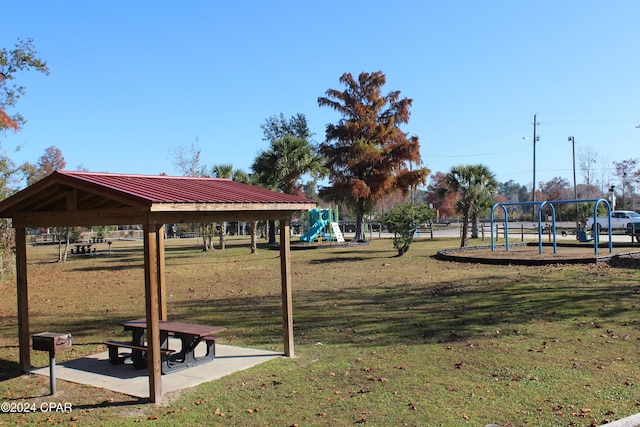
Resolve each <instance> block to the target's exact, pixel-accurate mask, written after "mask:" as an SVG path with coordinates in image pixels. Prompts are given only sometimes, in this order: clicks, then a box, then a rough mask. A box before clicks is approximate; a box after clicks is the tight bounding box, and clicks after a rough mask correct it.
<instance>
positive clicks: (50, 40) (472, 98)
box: [0, 0, 640, 186]
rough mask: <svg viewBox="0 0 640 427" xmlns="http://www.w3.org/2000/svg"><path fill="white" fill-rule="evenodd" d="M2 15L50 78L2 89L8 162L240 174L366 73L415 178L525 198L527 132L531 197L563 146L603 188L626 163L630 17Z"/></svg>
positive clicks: (68, 8)
mask: <svg viewBox="0 0 640 427" xmlns="http://www.w3.org/2000/svg"><path fill="white" fill-rule="evenodd" d="M2 11H3V12H2V16H3V19H2V23H1V24H0V46H1V47H4V48H11V47H13V45H14V44H15V43H16V41H17V38H18V37H20V38H32V39H33V40H34V42H35V45H36V47H37V50H38V54H39V56H40V57H41V58H43V59H45V60H47V62H48V65H49V67H50V69H51V74H50V75H49V76H44V75H41V74H39V73H35V72H30V73H25V74H20V75H19V76H18V80H17V81H18V82H19V83H20V84H23V85H24V86H26V88H27V94H26V95H25V96H24V97H23V98H22V99H21V100H20V102H19V104H18V106H17V109H16V111H19V112H20V113H22V115H23V116H24V117H25V118H26V119H27V120H28V122H27V124H26V125H25V127H24V128H23V130H22V131H20V132H19V133H16V134H13V133H6V134H4V135H0V141H1V142H2V146H3V147H4V149H6V150H7V151H9V152H10V153H11V155H12V157H14V158H15V159H16V160H17V161H18V162H22V161H30V162H32V163H34V162H36V161H37V159H38V158H39V157H40V156H41V155H42V154H43V153H44V150H45V148H47V147H49V146H52V145H54V146H57V147H58V148H60V149H61V150H62V152H63V155H64V157H65V159H66V161H67V169H76V168H77V167H79V166H82V167H84V168H87V169H89V170H91V171H108V172H121V173H142V174H159V173H162V172H165V173H168V174H170V175H174V174H179V171H177V170H176V168H175V167H174V158H173V153H174V151H175V147H178V146H189V145H191V144H192V143H197V144H198V146H199V147H200V149H201V150H202V161H203V163H205V164H206V165H207V166H209V167H211V166H213V165H214V164H221V163H231V164H233V165H234V167H236V168H240V169H244V170H246V171H250V166H251V164H252V162H253V160H254V158H255V157H256V155H257V154H258V153H259V152H260V151H261V150H263V149H265V148H267V144H266V143H265V142H264V141H262V137H263V134H262V130H261V129H260V125H261V124H262V123H264V121H265V119H266V118H267V117H269V116H272V115H277V114H280V113H283V114H284V115H285V116H286V117H290V116H292V115H294V114H296V113H303V114H305V116H306V117H307V119H308V122H309V125H310V128H311V131H312V132H314V133H315V140H316V141H317V142H320V141H322V140H324V130H325V126H326V124H327V123H335V122H337V121H338V120H339V118H340V116H339V115H338V114H337V113H335V112H333V111H332V110H329V109H328V108H326V107H323V108H320V107H319V106H318V103H317V99H318V97H320V96H324V94H325V92H326V90H327V89H329V88H332V89H343V86H341V85H340V83H339V78H340V76H341V75H342V74H343V73H344V72H350V73H352V74H353V75H357V74H359V73H360V72H362V71H366V72H373V71H377V70H381V71H382V72H384V73H385V74H386V77H387V84H386V86H385V87H384V89H383V91H384V92H385V93H387V92H389V91H392V90H400V91H401V95H402V96H403V97H408V98H411V99H413V107H412V109H411V112H412V113H411V119H410V121H409V124H408V125H406V126H404V127H403V130H404V131H405V132H408V133H409V134H410V135H417V136H418V137H419V138H420V143H421V153H422V159H423V162H424V163H425V165H426V166H427V167H429V168H430V169H431V170H432V172H437V171H442V172H446V171H448V170H449V169H450V168H451V167H452V166H454V165H458V164H476V163H482V164H484V165H486V166H488V167H489V169H491V170H492V171H493V172H494V173H495V174H496V177H497V179H498V180H499V181H501V182H505V181H509V180H514V181H515V182H518V183H520V184H523V185H527V186H530V185H531V182H532V169H533V168H532V166H533V165H532V163H533V162H532V159H533V150H532V144H531V138H532V136H533V125H532V123H533V116H534V114H537V121H538V123H539V126H538V127H537V132H538V135H539V137H540V140H539V142H538V143H537V144H536V181H548V180H550V179H552V178H554V177H563V178H566V179H567V180H568V181H569V182H570V183H572V152H571V143H569V142H568V141H567V137H568V136H574V137H575V141H576V152H577V157H579V155H580V154H581V153H583V152H585V151H591V153H592V155H595V157H596V158H597V159H598V161H597V163H594V165H595V166H594V167H596V168H597V171H596V172H595V175H597V177H600V178H598V179H601V180H603V181H607V182H604V185H608V184H614V183H616V181H617V179H616V178H615V177H609V176H607V174H611V172H612V171H611V167H612V166H611V165H612V162H613V161H621V160H625V159H630V158H636V157H639V156H638V155H639V150H638V146H639V144H640V128H636V126H637V125H640V103H639V100H640V86H639V85H638V81H639V79H640V57H639V55H638V40H640V26H638V17H639V16H640V2H638V1H636V0H628V1H627V0H624V1H623V0H619V1H618V0H612V1H606V2H604V1H589V0H582V1H572V0H567V1H558V0H554V1H545V0H541V1H534V2H524V1H513V0H508V1H507V0H504V1H502V0H497V1H485V2H481V1H469V0H466V1H463V0H457V1H456V0H453V1H446V2H445V1H430V0H425V1H419V0H415V1H403V0H398V1H395V2H388V1H377V0H367V1H345V0H342V1H333V0H325V1H275V0H274V1H235V2H231V1H186V2H174V1H153V2H151V1H131V2H129V1H127V2H125V1H108V2H107V1H57V2H51V1H44V0H43V1H34V0H23V1H20V2H5V3H3V5H2ZM9 112H12V111H9ZM523 137H528V138H530V139H529V140H525V139H523ZM17 146H22V147H23V148H22V149H21V150H20V152H18V153H15V154H14V153H13V149H14V148H15V147H17ZM578 182H579V183H580V182H582V178H581V174H580V171H578Z"/></svg>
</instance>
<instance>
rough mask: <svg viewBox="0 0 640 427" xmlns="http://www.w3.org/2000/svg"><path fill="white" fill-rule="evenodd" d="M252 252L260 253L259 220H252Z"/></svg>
mask: <svg viewBox="0 0 640 427" xmlns="http://www.w3.org/2000/svg"><path fill="white" fill-rule="evenodd" d="M251 253H252V254H255V253H258V221H251Z"/></svg>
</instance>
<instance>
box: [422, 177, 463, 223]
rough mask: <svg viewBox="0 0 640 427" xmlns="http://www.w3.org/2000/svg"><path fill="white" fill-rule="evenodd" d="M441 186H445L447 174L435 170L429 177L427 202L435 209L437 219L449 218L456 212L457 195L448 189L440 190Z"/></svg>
mask: <svg viewBox="0 0 640 427" xmlns="http://www.w3.org/2000/svg"><path fill="white" fill-rule="evenodd" d="M442 188H444V189H446V188H447V175H446V174H444V173H442V172H436V173H435V174H434V175H431V177H430V178H429V185H428V186H427V203H431V204H432V205H433V207H434V208H435V209H436V212H437V214H438V215H437V216H438V219H440V218H445V219H446V218H451V217H452V216H454V215H455V213H456V202H457V201H458V195H457V194H455V193H452V192H448V191H441V189H442Z"/></svg>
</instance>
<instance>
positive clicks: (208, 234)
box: [173, 138, 216, 252]
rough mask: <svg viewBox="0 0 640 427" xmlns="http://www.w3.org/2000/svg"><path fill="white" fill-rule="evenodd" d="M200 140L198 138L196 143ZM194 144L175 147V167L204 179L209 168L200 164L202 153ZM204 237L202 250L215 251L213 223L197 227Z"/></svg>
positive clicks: (183, 172)
mask: <svg viewBox="0 0 640 427" xmlns="http://www.w3.org/2000/svg"><path fill="white" fill-rule="evenodd" d="M197 142H198V138H196V143H197ZM196 143H192V144H191V145H190V146H188V147H185V146H183V145H180V146H177V147H174V149H173V154H174V160H173V165H174V166H175V167H176V169H178V170H179V171H181V172H182V174H183V175H184V176H191V177H198V176H201V177H204V176H207V167H206V166H205V165H203V164H202V163H201V162H200V155H201V153H202V151H201V150H200V147H198V144H196ZM197 226H198V229H199V230H200V235H201V236H202V245H203V248H202V250H203V251H204V252H209V251H211V250H213V243H212V241H213V236H214V235H215V232H216V227H215V224H213V223H200V224H198V225H197Z"/></svg>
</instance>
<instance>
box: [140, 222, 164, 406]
mask: <svg viewBox="0 0 640 427" xmlns="http://www.w3.org/2000/svg"><path fill="white" fill-rule="evenodd" d="M157 242H158V227H157V226H156V225H154V224H146V225H145V226H144V291H145V292H144V294H145V305H146V312H147V347H148V350H147V363H148V367H149V399H150V400H151V402H153V403H159V402H160V399H161V397H162V379H161V371H160V325H159V322H158V320H159V318H160V310H159V298H158V287H159V285H158V245H157Z"/></svg>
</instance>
